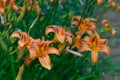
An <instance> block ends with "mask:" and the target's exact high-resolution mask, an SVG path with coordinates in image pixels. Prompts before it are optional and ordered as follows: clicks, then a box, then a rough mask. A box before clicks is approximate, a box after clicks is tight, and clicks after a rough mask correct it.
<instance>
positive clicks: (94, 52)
mask: <svg viewBox="0 0 120 80" xmlns="http://www.w3.org/2000/svg"><path fill="white" fill-rule="evenodd" d="M91 54H92V55H91V60H92V63H93V64H95V63H97V61H98V52H97V51H92V52H91Z"/></svg>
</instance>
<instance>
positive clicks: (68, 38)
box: [67, 36, 72, 45]
mask: <svg viewBox="0 0 120 80" xmlns="http://www.w3.org/2000/svg"><path fill="white" fill-rule="evenodd" d="M67 41H68V45H71V44H72V38H71V37H69V36H67Z"/></svg>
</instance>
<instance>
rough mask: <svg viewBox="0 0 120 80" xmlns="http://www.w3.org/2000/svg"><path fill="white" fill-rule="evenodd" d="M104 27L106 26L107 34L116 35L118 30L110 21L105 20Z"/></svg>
mask: <svg viewBox="0 0 120 80" xmlns="http://www.w3.org/2000/svg"><path fill="white" fill-rule="evenodd" d="M102 25H103V26H104V31H105V32H110V33H111V34H112V35H115V34H116V30H115V29H114V28H112V25H111V24H110V22H109V21H108V20H106V19H105V20H103V21H102Z"/></svg>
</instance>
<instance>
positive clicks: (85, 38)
mask: <svg viewBox="0 0 120 80" xmlns="http://www.w3.org/2000/svg"><path fill="white" fill-rule="evenodd" d="M84 41H86V42H87V43H88V44H89V43H90V42H91V37H89V36H86V37H84Z"/></svg>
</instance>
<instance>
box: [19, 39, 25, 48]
mask: <svg viewBox="0 0 120 80" xmlns="http://www.w3.org/2000/svg"><path fill="white" fill-rule="evenodd" d="M18 44H19V46H20V47H23V46H24V45H25V44H26V42H23V41H21V40H19V41H18Z"/></svg>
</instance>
